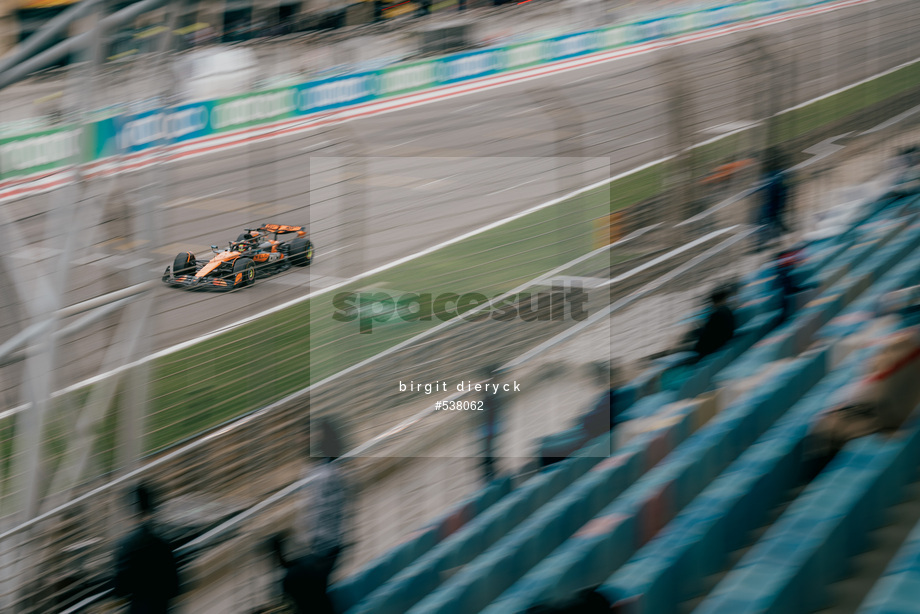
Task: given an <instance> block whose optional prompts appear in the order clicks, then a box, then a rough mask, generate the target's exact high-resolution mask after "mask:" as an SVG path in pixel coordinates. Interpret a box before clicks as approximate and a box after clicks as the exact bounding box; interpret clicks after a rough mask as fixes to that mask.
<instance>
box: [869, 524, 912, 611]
mask: <svg viewBox="0 0 920 614" xmlns="http://www.w3.org/2000/svg"><path fill="white" fill-rule="evenodd" d="M917 604H920V523H917V525H916V526H915V527H914V529H913V530H912V531H911V533H910V535H909V536H908V537H907V539H906V540H905V541H904V543H903V544H902V545H901V549H900V550H898V553H897V554H896V555H895V557H894V559H892V561H891V563H889V565H888V568H887V569H886V570H885V573H884V575H883V576H882V577H881V578H880V579H879V581H878V582H877V583H876V584H875V585H874V586H873V587H872V590H871V591H870V593H869V594H868V595H867V596H866V599H865V600H864V601H863V603H862V604H861V605H860V607H859V610H858V613H859V614H913V613H914V612H916V611H917Z"/></svg>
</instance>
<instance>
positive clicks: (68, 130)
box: [0, 0, 835, 180]
mask: <svg viewBox="0 0 920 614" xmlns="http://www.w3.org/2000/svg"><path fill="white" fill-rule="evenodd" d="M833 1H835V0H751V1H749V2H743V3H733V4H727V5H725V6H720V7H714V8H709V9H705V10H700V11H695V12H690V13H680V14H674V15H669V16H664V17H656V18H654V19H646V20H641V21H636V22H632V23H627V24H619V25H616V26H611V27H606V28H599V29H595V30H588V31H584V32H577V33H574V34H568V35H564V36H557V37H553V38H548V39H544V40H537V41H532V42H526V43H518V44H512V45H507V46H502V47H493V48H488V49H482V50H476V51H470V52H464V53H456V54H452V55H446V56H443V57H439V58H434V59H431V60H425V61H421V62H410V63H404V64H396V65H393V66H389V67H386V68H382V69H379V70H376V71H371V72H363V73H356V74H349V75H343V76H338V77H333V78H327V79H318V80H314V81H308V82H306V83H301V84H298V85H295V86H291V87H284V88H278V89H272V90H265V91H259V92H253V93H249V94H242V95H238V96H232V97H228V98H221V99H218V100H207V101H202V102H195V103H191V104H185V105H182V106H179V107H174V108H169V109H162V108H161V109H153V110H148V111H144V112H141V113H126V114H120V115H113V116H111V117H105V118H103V119H100V120H98V121H94V122H91V123H87V124H85V125H82V126H79V125H75V126H65V127H61V128H56V129H53V130H45V131H42V132H33V133H29V134H22V135H17V136H10V137H6V138H0V180H2V179H8V178H13V177H24V176H28V175H35V174H40V173H44V172H48V171H51V170H54V169H59V168H65V167H67V166H69V165H72V164H75V163H78V162H82V163H86V162H93V161H98V160H104V159H105V158H109V157H113V156H118V155H125V154H137V153H140V152H143V151H145V150H149V149H152V148H154V147H156V146H158V145H162V144H165V143H170V144H176V145H181V144H184V143H188V142H191V141H194V140H197V139H201V138H205V137H213V136H219V135H221V134H223V133H228V132H232V131H235V130H241V129H246V128H252V127H257V126H259V125H265V124H270V123H272V122H276V121H279V120H284V119H289V118H296V117H301V116H309V115H312V114H315V113H321V112H325V111H330V110H333V109H341V108H344V107H348V106H352V105H357V104H361V103H365V102H369V101H373V100H381V99H386V98H391V97H393V96H399V95H405V94H409V93H413V92H418V91H421V90H426V89H432V88H436V87H441V86H446V85H453V84H457V83H460V82H464V81H469V80H472V79H478V78H482V77H488V76H492V75H496V74H499V73H504V72H509V71H514V70H520V69H524V68H532V67H534V66H539V65H544V64H551V63H553V62H557V61H561V60H569V59H572V58H576V57H579V56H584V55H588V54H591V53H596V52H600V51H608V50H612V49H616V48H620V47H627V46H630V45H637V44H642V43H647V42H649V41H653V40H658V39H662V38H667V37H671V36H677V35H684V34H688V33H690V32H696V31H701V30H706V29H709V28H715V27H724V26H726V25H729V24H733V23H740V22H742V21H747V20H750V19H756V18H761V17H766V16H769V15H774V14H777V13H782V12H786V11H791V10H795V9H800V8H805V7H810V6H815V5H820V4H828V3H831V2H833Z"/></svg>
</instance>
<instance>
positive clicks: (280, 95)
mask: <svg viewBox="0 0 920 614" xmlns="http://www.w3.org/2000/svg"><path fill="white" fill-rule="evenodd" d="M296 110H297V96H296V90H295V89H294V88H290V87H284V88H278V89H274V90H267V91H264V92H257V93H254V94H241V95H239V96H231V97H229V98H221V99H219V100H215V101H214V102H213V106H212V107H211V118H210V119H211V122H210V126H211V132H214V133H219V132H227V131H229V130H239V129H240V128H249V127H252V126H258V125H259V124H265V123H269V122H273V121H278V120H281V119H287V118H289V117H293V116H294V114H295V111H296Z"/></svg>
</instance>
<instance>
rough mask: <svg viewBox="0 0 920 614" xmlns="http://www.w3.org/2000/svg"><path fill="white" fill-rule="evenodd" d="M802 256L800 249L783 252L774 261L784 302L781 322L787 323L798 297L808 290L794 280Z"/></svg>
mask: <svg viewBox="0 0 920 614" xmlns="http://www.w3.org/2000/svg"><path fill="white" fill-rule="evenodd" d="M800 254H801V250H799V249H789V250H783V251H781V252H779V253H778V254H777V255H776V258H775V259H774V271H775V273H776V276H775V280H776V286H777V289H778V290H779V291H780V293H781V296H782V302H783V305H782V314H781V315H780V322H785V321H786V320H787V319H788V318H789V317H790V316H791V315H792V314H793V312H794V311H795V300H796V298H795V297H796V295H797V294H799V293H800V292H802V291H804V290H805V289H806V288H804V287H801V286H799V285H798V283H796V281H795V278H794V273H795V268H796V266H797V265H798V260H799V257H800Z"/></svg>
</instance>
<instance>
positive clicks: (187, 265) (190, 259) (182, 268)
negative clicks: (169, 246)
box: [172, 252, 196, 275]
mask: <svg viewBox="0 0 920 614" xmlns="http://www.w3.org/2000/svg"><path fill="white" fill-rule="evenodd" d="M195 265H196V262H195V254H193V253H192V252H182V253H181V254H179V255H178V256H176V257H175V259H174V260H173V267H172V273H173V275H194V274H195Z"/></svg>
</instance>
